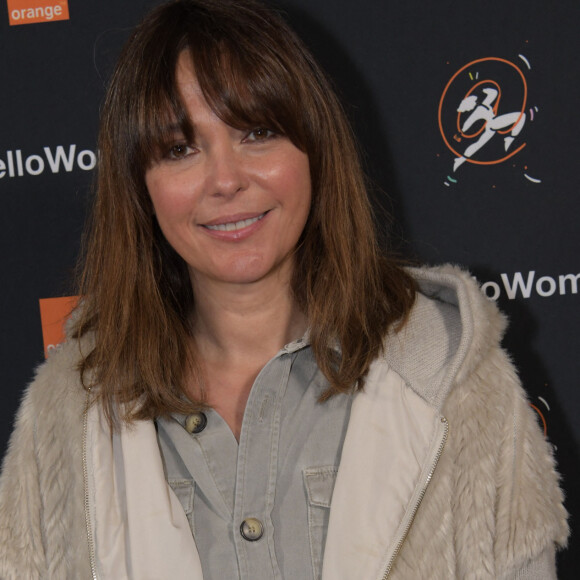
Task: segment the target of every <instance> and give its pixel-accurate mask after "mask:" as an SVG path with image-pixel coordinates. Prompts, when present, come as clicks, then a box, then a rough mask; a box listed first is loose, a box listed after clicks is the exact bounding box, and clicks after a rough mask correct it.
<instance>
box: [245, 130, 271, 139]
mask: <svg viewBox="0 0 580 580" xmlns="http://www.w3.org/2000/svg"><path fill="white" fill-rule="evenodd" d="M275 136H276V133H274V131H271V130H270V129H267V128H266V127H257V128H256V129H254V130H253V131H250V132H249V133H248V135H247V136H246V138H245V141H266V140H268V139H271V138H272V137H275Z"/></svg>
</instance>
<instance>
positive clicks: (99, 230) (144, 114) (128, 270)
mask: <svg viewBox="0 0 580 580" xmlns="http://www.w3.org/2000/svg"><path fill="white" fill-rule="evenodd" d="M184 51H187V53H189V55H190V56H191V59H192V61H193V65H194V70H195V71H196V75H197V80H198V82H199V85H200V87H201V90H202V91H203V94H204V96H205V98H206V100H207V102H208V104H209V106H210V107H211V108H212V110H213V111H214V112H215V113H216V114H217V115H218V116H219V117H220V118H221V119H222V120H223V121H224V122H226V123H227V124H229V125H231V126H233V127H236V128H239V129H250V128H255V127H256V126H264V127H268V128H270V129H272V130H274V131H277V132H279V133H280V134H283V135H285V136H287V137H288V138H289V139H290V140H291V141H292V143H294V145H296V146H297V147H298V148H299V149H301V150H302V151H304V152H305V153H306V154H307V155H308V159H309V164H310V172H311V183H312V207H311V210H310V215H309V217H308V220H307V223H306V226H305V229H304V232H303V234H302V236H301V239H300V241H299V244H298V246H297V248H296V259H295V264H296V265H295V270H294V274H293V283H292V287H293V292H294V296H295V299H296V301H297V303H298V305H299V306H300V308H301V309H302V310H303V312H304V313H305V314H306V315H307V317H308V321H309V326H310V340H311V346H312V349H313V352H314V354H315V357H316V360H317V362H318V365H319V367H320V369H321V370H322V372H323V373H324V375H325V376H326V377H327V379H328V381H329V387H328V389H327V391H326V392H325V394H324V395H323V397H322V398H323V399H326V398H328V397H330V396H332V395H333V394H336V393H341V392H349V391H351V390H352V389H353V388H362V386H363V384H364V377H365V376H366V374H367V372H368V369H369V365H370V363H371V362H372V360H373V359H375V358H376V357H377V356H378V355H379V354H380V352H381V349H382V345H383V339H384V336H385V334H386V332H387V331H388V330H389V329H390V328H391V327H393V326H394V325H397V324H398V325H399V326H401V325H402V324H403V322H404V320H405V318H406V316H407V314H408V312H409V310H410V308H411V306H412V304H413V301H414V297H415V284H414V281H413V280H412V278H411V277H410V276H409V275H408V274H407V273H406V272H405V270H404V269H403V268H402V267H401V266H400V264H399V262H398V261H397V260H396V259H395V258H394V257H392V256H390V255H389V254H387V253H385V252H384V251H382V250H381V248H380V247H379V244H378V242H377V236H376V232H375V228H374V224H373V219H372V212H371V207H370V203H369V200H368V196H367V192H366V186H365V180H364V177H363V174H362V171H361V167H360V161H359V157H358V154H357V149H356V146H355V141H354V139H353V136H352V133H351V129H350V126H349V123H348V121H347V120H346V115H345V113H344V111H343V109H342V107H341V105H340V103H339V101H338V99H337V97H336V95H335V92H334V90H333V89H332V87H331V84H330V83H329V81H328V80H327V78H326V77H325V75H324V74H323V72H322V71H321V70H320V68H319V67H318V65H317V64H316V62H315V61H314V59H313V57H312V56H311V54H310V52H309V51H308V50H307V49H306V47H305V46H304V44H303V43H302V41H301V40H300V39H299V38H298V37H297V36H296V34H295V33H294V32H293V31H292V30H291V29H290V28H289V27H288V25H287V24H286V23H285V21H284V20H283V19H282V18H281V17H280V15H279V14H278V13H277V12H275V11H273V10H271V9H269V8H266V7H264V6H263V5H261V4H259V3H257V2H255V1H254V0H177V1H173V2H169V3H166V4H164V5H162V6H160V7H158V8H156V9H155V10H154V11H153V12H151V13H150V14H149V15H148V16H146V17H145V19H144V20H143V22H142V23H141V24H140V25H139V26H138V27H137V28H136V30H135V31H134V32H133V34H132V36H131V37H130V39H129V41H128V42H127V44H126V45H125V47H124V49H123V51H122V53H121V56H120V59H119V61H118V64H117V67H116V69H115V72H114V74H113V77H112V80H111V82H110V86H109V90H108V92H107V95H106V99H105V102H104V106H103V109H102V115H101V126H100V136H99V162H98V174H97V181H96V195H95V199H94V204H93V211H92V217H91V219H90V223H89V226H88V229H87V233H86V236H85V244H84V248H85V251H84V253H83V258H82V262H81V264H82V265H81V274H80V282H79V292H80V293H81V294H82V295H83V297H84V298H83V300H82V307H81V308H80V309H79V310H80V312H79V313H78V318H77V322H76V326H75V329H74V334H75V336H77V337H80V336H83V335H90V336H91V337H92V340H91V343H90V344H91V347H90V349H89V351H88V352H85V353H84V355H83V358H82V362H81V366H80V371H81V376H82V377H83V384H84V385H85V387H89V386H92V385H98V389H95V393H96V396H97V398H98V399H99V400H100V402H101V403H102V404H103V406H104V409H105V412H106V414H107V416H108V418H109V420H111V421H113V422H114V418H115V417H118V415H119V414H118V409H119V405H120V404H122V405H123V409H124V411H123V412H122V413H121V417H120V418H121V419H122V420H125V421H132V420H134V419H143V418H153V417H156V416H160V415H164V414H167V413H170V412H188V411H190V410H191V409H192V408H200V406H203V400H199V401H191V400H189V399H187V398H186V397H185V396H184V395H185V383H186V380H191V379H192V378H193V380H196V379H198V380H199V379H200V378H201V377H200V374H199V365H198V364H197V363H196V354H195V345H194V344H193V339H192V329H191V318H192V312H193V307H194V302H195V296H194V295H193V291H192V286H191V283H190V279H189V274H188V270H187V266H186V264H185V262H184V261H183V260H182V258H181V257H180V256H178V255H177V253H176V252H175V251H174V250H173V249H172V248H171V246H170V245H169V244H168V242H167V241H166V240H165V238H164V236H163V234H162V233H161V231H160V228H159V226H158V224H157V221H156V218H155V216H154V212H153V207H152V203H151V200H150V198H149V194H148V192H147V188H146V186H145V178H144V175H145V171H146V169H147V168H148V167H149V166H150V164H151V163H152V161H153V160H154V159H155V158H156V155H158V152H159V150H160V148H161V147H162V146H163V145H164V143H165V142H166V140H167V138H168V133H169V131H170V128H171V127H175V124H176V123H177V124H178V125H179V126H180V127H181V129H182V131H183V133H184V135H185V136H186V138H187V137H189V136H190V135H191V134H192V127H191V124H190V121H189V119H188V116H187V112H186V109H185V107H184V105H183V103H182V101H181V98H180V95H179V92H178V90H177V86H176V63H177V59H178V57H179V56H180V54H182V53H183V52H184ZM83 342H84V341H83ZM336 344H338V345H340V351H341V354H340V355H338V354H337V351H336V349H334V348H333V346H335V345H336Z"/></svg>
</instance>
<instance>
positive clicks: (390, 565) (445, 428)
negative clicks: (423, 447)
mask: <svg viewBox="0 0 580 580" xmlns="http://www.w3.org/2000/svg"><path fill="white" fill-rule="evenodd" d="M440 420H441V423H442V424H443V437H442V438H441V443H440V444H439V448H438V449H437V453H436V454H435V458H434V459H433V464H432V466H431V470H430V471H429V474H428V475H427V479H426V480H425V483H424V484H423V487H422V489H421V493H420V494H419V496H418V498H417V501H416V502H415V505H414V506H413V509H412V511H411V517H410V518H409V521H408V523H407V525H406V527H405V529H404V531H403V534H402V535H401V537H400V538H399V541H398V542H397V545H396V547H395V550H394V551H393V555H392V556H391V559H390V560H389V563H388V564H387V567H386V568H385V572H384V574H383V575H382V576H381V580H387V578H388V577H389V576H390V574H391V571H392V569H393V565H394V564H395V560H396V559H397V556H398V555H399V553H400V551H401V548H402V547H403V544H404V543H405V539H406V538H407V535H408V534H409V530H410V529H411V526H412V525H413V521H414V519H415V516H416V515H417V511H418V510H419V506H420V505H421V502H422V501H423V498H424V497H425V493H426V492H427V487H428V486H429V483H431V479H432V478H433V473H434V472H435V468H436V467H437V464H438V463H439V459H440V458H441V454H442V453H443V448H444V447H445V443H446V442H447V435H448V433H449V423H448V422H447V419H446V418H445V417H443V416H442V417H441V418H440Z"/></svg>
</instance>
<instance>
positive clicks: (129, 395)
mask: <svg viewBox="0 0 580 580" xmlns="http://www.w3.org/2000/svg"><path fill="white" fill-rule="evenodd" d="M99 149H100V161H99V172H98V187H97V194H96V200H95V205H94V210H93V218H92V224H91V228H90V230H89V235H88V242H87V250H86V255H85V258H84V271H83V276H82V281H81V285H80V292H81V293H82V295H83V297H84V298H83V301H82V305H81V307H80V308H79V309H78V311H77V312H76V313H75V315H74V317H73V321H72V322H71V324H70V327H69V340H68V341H67V343H66V344H65V345H64V346H63V348H62V349H61V350H59V352H57V353H55V354H54V355H53V356H52V357H51V359H50V360H49V361H48V362H47V363H46V364H45V365H43V366H42V367H41V368H40V369H39V371H38V374H37V377H36V379H35V381H34V382H33V383H32V385H31V386H30V387H29V389H28V391H27V394H26V396H25V399H24V402H23V404H22V407H21V409H20V411H19V415H18V418H17V424H16V428H15V432H14V434H13V437H12V440H11V444H10V449H9V452H8V454H7V456H6V459H5V463H4V468H3V474H2V480H1V483H0V544H1V545H2V552H1V553H0V576H1V577H2V578H6V579H10V578H23V577H25V578H30V579H34V578H58V579H62V578H75V579H76V578H85V577H87V578H88V577H92V578H100V579H102V578H114V579H120V578H136V579H139V580H143V579H161V578H162V579H166V578H194V579H201V578H204V579H205V580H207V579H223V578H237V577H240V578H246V577H250V576H251V577H252V578H320V577H322V578H323V579H325V580H336V579H342V578H344V579H347V578H348V579H352V578H357V579H358V578H361V579H363V578H364V579H366V578H368V579H371V580H375V579H379V578H387V577H388V578H393V579H396V578H408V579H417V578H441V579H447V578H490V579H491V578H494V579H495V578H505V579H508V578H510V579H511V578H514V579H515V578H527V579H532V578H534V579H540V578H542V579H545V578H551V577H555V576H554V574H555V571H554V549H555V547H556V546H558V545H559V546H562V545H563V544H564V543H565V541H566V537H567V533H568V531H567V524H566V513H565V511H564V509H563V507H562V505H561V500H562V494H561V491H560V489H559V487H558V481H557V480H558V477H557V474H556V473H555V471H554V466H553V460H552V457H551V454H550V452H549V449H548V446H547V444H546V442H545V441H544V439H543V437H542V436H541V434H540V432H539V430H538V427H537V425H536V423H535V420H534V417H533V414H532V412H531V411H530V409H529V406H528V405H527V403H526V401H525V396H524V394H523V392H522V390H521V388H520V386H519V384H518V381H517V377H516V376H515V373H514V371H513V368H512V367H511V365H510V363H509V361H508V359H507V357H506V355H505V354H504V353H503V352H502V351H501V349H500V347H499V339H500V337H501V334H502V331H503V328H504V322H503V319H502V317H501V316H500V315H499V313H498V312H497V311H496V310H495V307H494V306H493V305H492V304H491V303H489V302H488V301H487V300H486V299H485V298H484V297H483V296H482V294H481V293H480V292H479V290H478V288H477V287H476V286H475V284H474V283H473V282H472V281H471V279H470V277H469V276H468V275H467V274H465V273H463V272H461V271H458V270H456V269H454V268H452V267H443V268H439V269H431V270H430V269H423V270H414V271H407V270H404V269H402V268H401V267H400V266H399V265H398V264H397V262H396V261H395V260H394V259H393V258H392V257H391V256H389V255H384V254H383V252H382V251H381V250H380V248H379V247H378V245H377V242H376V237H375V233H374V229H373V222H372V218H371V212H370V209H369V203H368V200H367V196H366V192H365V188H364V180H363V177H362V174H361V170H360V166H359V162H358V159H357V155H356V148H355V146H354V144H353V139H352V137H351V134H350V130H349V127H348V124H347V122H346V121H345V116H344V114H343V112H342V110H341V108H340V105H339V104H338V102H337V100H336V97H335V96H334V93H333V91H332V90H331V88H330V86H329V83H328V81H327V80H326V79H325V77H324V75H323V74H322V73H321V71H320V70H319V68H318V66H317V65H316V63H315V62H314V61H313V59H312V57H311V56H310V54H309V53H308V52H307V50H306V49H305V48H304V46H303V45H302V43H301V42H300V41H299V40H298V39H297V38H296V36H295V35H294V34H293V33H292V32H291V31H290V30H289V29H288V27H287V25H286V24H285V23H284V22H283V21H282V20H281V19H280V18H279V17H278V15H276V14H275V13H273V12H271V11H270V10H267V9H266V8H264V7H262V6H261V5H259V4H256V3H254V1H253V0H241V1H237V0H236V1H232V0H216V1H211V0H178V1H175V2H170V3H168V4H166V5H163V6H161V7H160V8H158V9H156V10H155V11H154V12H153V13H151V14H150V15H149V16H148V17H147V18H146V19H145V20H144V22H143V23H142V24H141V25H140V26H139V27H138V28H137V30H136V31H135V33H134V34H133V36H132V37H131V39H130V40H129V42H128V44H127V45H126V47H125V49H124V51H123V53H122V55H121V58H120V61H119V64H118V66H117V69H116V71H115V73H114V76H113V79H112V81H111V86H110V88H109V91H108V94H107V98H106V102H105V105H104V108H103V114H102V124H101V133H100V143H99Z"/></svg>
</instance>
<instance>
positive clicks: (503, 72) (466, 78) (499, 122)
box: [438, 54, 541, 186]
mask: <svg viewBox="0 0 580 580" xmlns="http://www.w3.org/2000/svg"><path fill="white" fill-rule="evenodd" d="M518 58H519V59H520V61H521V63H522V64H524V65H525V68H523V67H522V66H521V64H520V66H518V65H516V64H514V63H513V62H511V61H509V60H507V59H505V58H498V57H488V58H480V59H477V60H473V61H471V62H469V63H467V64H466V65H464V66H462V67H461V68H460V69H459V70H458V71H457V72H455V74H453V76H452V77H451V78H450V79H449V82H448V83H447V85H446V86H445V88H444V90H443V94H442V95H441V99H440V101H439V110H438V124H439V131H440V133H441V137H442V138H443V141H444V142H445V145H446V146H447V148H448V149H449V151H450V152H451V153H452V154H453V156H454V159H453V168H452V171H451V173H450V174H449V175H448V176H447V181H446V182H445V185H447V186H449V185H450V184H451V183H457V171H458V169H459V168H460V167H461V166H463V164H466V166H467V165H470V164H471V165H475V166H484V167H485V166H490V165H496V164H498V163H502V162H504V161H507V160H508V159H511V158H513V157H514V156H515V155H517V154H518V153H520V152H521V151H522V149H524V147H525V146H526V142H525V141H524V136H523V134H524V133H526V132H527V131H528V130H529V128H530V123H532V122H533V121H534V119H535V117H536V115H537V113H538V107H537V106H533V107H532V106H529V105H528V84H527V81H526V77H525V75H524V72H523V71H525V70H527V71H530V70H531V68H532V66H531V64H530V61H529V60H528V59H527V58H526V57H525V56H524V55H523V54H518ZM515 166H516V165H515V164H514V167H515ZM525 169H527V166H526V167H525ZM524 177H525V178H526V179H527V180H528V181H531V182H532V183H541V180H540V179H537V178H534V177H531V176H530V175H528V174H527V173H524Z"/></svg>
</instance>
